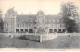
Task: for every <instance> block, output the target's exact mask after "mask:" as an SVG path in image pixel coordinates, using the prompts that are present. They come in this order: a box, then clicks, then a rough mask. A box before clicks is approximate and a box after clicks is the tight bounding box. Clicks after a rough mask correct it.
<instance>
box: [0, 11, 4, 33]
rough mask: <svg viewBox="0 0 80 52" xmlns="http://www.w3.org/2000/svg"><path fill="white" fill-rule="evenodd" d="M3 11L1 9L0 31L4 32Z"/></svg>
mask: <svg viewBox="0 0 80 52" xmlns="http://www.w3.org/2000/svg"><path fill="white" fill-rule="evenodd" d="M1 13H2V11H0V32H3V29H4V23H3V19H2V14H1Z"/></svg>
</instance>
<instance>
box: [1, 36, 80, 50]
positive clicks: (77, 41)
mask: <svg viewBox="0 0 80 52" xmlns="http://www.w3.org/2000/svg"><path fill="white" fill-rule="evenodd" d="M4 47H5V48H6V47H15V48H46V49H47V48H48V49H50V48H51V49H55V48H57V49H62V48H64V49H66V48H69V49H70V48H80V36H71V37H69V36H60V37H58V38H55V39H53V40H48V41H43V42H42V43H40V42H37V41H30V40H26V39H25V38H24V36H23V37H22V38H21V37H20V38H10V37H3V36H0V48H4Z"/></svg>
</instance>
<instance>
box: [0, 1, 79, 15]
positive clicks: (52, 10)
mask: <svg viewBox="0 0 80 52" xmlns="http://www.w3.org/2000/svg"><path fill="white" fill-rule="evenodd" d="M68 1H74V2H75V4H76V5H77V6H78V7H79V8H80V6H79V4H80V1H79V0H0V9H1V10H2V12H3V14H5V13H6V11H7V10H8V9H9V8H12V7H14V9H15V10H16V11H17V13H18V14H21V13H23V14H29V13H32V14H36V13H37V11H39V10H42V11H44V13H45V14H58V13H59V12H60V11H61V9H60V5H61V4H62V3H64V2H68Z"/></svg>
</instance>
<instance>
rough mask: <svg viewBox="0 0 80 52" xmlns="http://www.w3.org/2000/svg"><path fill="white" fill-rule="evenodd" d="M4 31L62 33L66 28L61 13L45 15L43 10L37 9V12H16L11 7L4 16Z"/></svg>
mask: <svg viewBox="0 0 80 52" xmlns="http://www.w3.org/2000/svg"><path fill="white" fill-rule="evenodd" d="M4 32H10V33H12V32H15V33H16V32H17V33H25V32H28V33H35V32H36V33H44V32H49V33H54V32H58V33H62V32H66V29H65V26H64V24H63V19H62V15H46V14H44V12H43V11H38V12H37V14H17V13H16V12H15V11H14V8H11V9H9V10H8V11H7V13H6V15H5V18H4Z"/></svg>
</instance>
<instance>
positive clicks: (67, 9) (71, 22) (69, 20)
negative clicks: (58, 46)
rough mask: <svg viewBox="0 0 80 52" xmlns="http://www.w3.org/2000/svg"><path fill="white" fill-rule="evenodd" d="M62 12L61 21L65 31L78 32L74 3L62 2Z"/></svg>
mask: <svg viewBox="0 0 80 52" xmlns="http://www.w3.org/2000/svg"><path fill="white" fill-rule="evenodd" d="M61 9H62V13H63V22H64V24H65V28H66V29H67V32H78V31H79V25H78V22H79V20H78V17H79V15H78V12H77V9H78V8H77V7H76V6H75V5H74V3H73V2H68V3H65V4H62V8H61Z"/></svg>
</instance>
